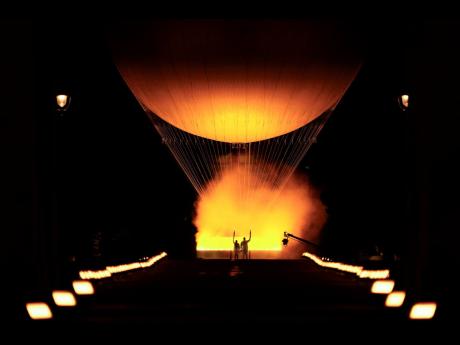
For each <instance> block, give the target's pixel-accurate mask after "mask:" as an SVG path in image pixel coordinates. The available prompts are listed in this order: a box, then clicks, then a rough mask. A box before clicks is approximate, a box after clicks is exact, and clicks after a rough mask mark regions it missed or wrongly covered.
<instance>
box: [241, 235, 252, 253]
mask: <svg viewBox="0 0 460 345" xmlns="http://www.w3.org/2000/svg"><path fill="white" fill-rule="evenodd" d="M251 236H252V234H251V230H249V240H246V237H243V240H242V241H241V251H242V252H243V259H249V248H248V243H249V241H250V240H251Z"/></svg>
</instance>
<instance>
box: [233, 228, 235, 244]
mask: <svg viewBox="0 0 460 345" xmlns="http://www.w3.org/2000/svg"><path fill="white" fill-rule="evenodd" d="M232 242H233V243H235V230H233V240H232Z"/></svg>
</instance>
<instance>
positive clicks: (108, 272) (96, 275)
mask: <svg viewBox="0 0 460 345" xmlns="http://www.w3.org/2000/svg"><path fill="white" fill-rule="evenodd" d="M166 255H168V254H166V253H165V252H162V253H161V254H158V255H155V256H152V257H150V258H149V259H148V260H146V261H142V262H132V263H128V264H121V265H117V266H106V268H105V269H103V270H99V271H80V272H79V275H80V278H81V279H103V278H108V277H111V276H112V274H115V273H121V272H126V271H131V270H136V269H139V268H145V267H150V266H152V265H153V264H155V263H156V262H157V261H159V260H161V259H163V258H164V257H165V256H166Z"/></svg>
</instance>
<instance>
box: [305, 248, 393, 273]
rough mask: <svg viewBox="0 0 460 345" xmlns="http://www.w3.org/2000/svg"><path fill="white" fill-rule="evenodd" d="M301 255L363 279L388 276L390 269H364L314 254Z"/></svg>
mask: <svg viewBox="0 0 460 345" xmlns="http://www.w3.org/2000/svg"><path fill="white" fill-rule="evenodd" d="M302 256H304V257H306V258H309V259H310V260H312V261H314V262H315V263H316V264H317V265H318V266H321V267H326V268H332V269H336V270H339V271H343V272H349V273H354V274H356V275H357V276H358V277H359V278H363V279H385V278H388V277H389V276H390V270H387V269H384V270H365V269H364V268H363V267H362V266H355V265H350V264H344V263H341V262H335V261H332V260H330V259H328V258H319V257H318V256H316V255H315V254H312V253H309V252H305V253H303V254H302Z"/></svg>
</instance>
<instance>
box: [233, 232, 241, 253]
mask: <svg viewBox="0 0 460 345" xmlns="http://www.w3.org/2000/svg"><path fill="white" fill-rule="evenodd" d="M239 253H240V244H239V243H238V240H235V231H233V258H234V259H235V260H238V255H239Z"/></svg>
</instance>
